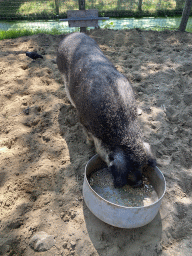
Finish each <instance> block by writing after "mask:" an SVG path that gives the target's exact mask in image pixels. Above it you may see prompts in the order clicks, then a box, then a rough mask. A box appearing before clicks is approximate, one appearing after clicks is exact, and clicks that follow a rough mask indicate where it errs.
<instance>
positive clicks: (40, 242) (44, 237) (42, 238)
mask: <svg viewBox="0 0 192 256" xmlns="http://www.w3.org/2000/svg"><path fill="white" fill-rule="evenodd" d="M54 244H55V240H54V236H51V235H48V234H47V233H45V232H43V231H41V232H38V233H36V234H35V235H34V236H33V237H32V238H31V239H30V241H29V245H30V246H31V248H32V249H33V250H34V251H38V252H44V251H48V250H49V249H51V247H53V245H54Z"/></svg>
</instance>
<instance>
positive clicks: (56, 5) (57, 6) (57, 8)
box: [55, 0, 59, 15]
mask: <svg viewBox="0 0 192 256" xmlns="http://www.w3.org/2000/svg"><path fill="white" fill-rule="evenodd" d="M55 9H56V14H57V15H59V0H55Z"/></svg>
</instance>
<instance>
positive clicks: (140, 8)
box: [138, 0, 143, 12]
mask: <svg viewBox="0 0 192 256" xmlns="http://www.w3.org/2000/svg"><path fill="white" fill-rule="evenodd" d="M142 2H143V0H139V3H138V11H139V12H142Z"/></svg>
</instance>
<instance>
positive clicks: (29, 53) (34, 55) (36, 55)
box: [26, 52, 43, 60]
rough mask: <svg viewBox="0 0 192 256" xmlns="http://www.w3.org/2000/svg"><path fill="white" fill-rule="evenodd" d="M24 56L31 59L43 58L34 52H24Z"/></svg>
mask: <svg viewBox="0 0 192 256" xmlns="http://www.w3.org/2000/svg"><path fill="white" fill-rule="evenodd" d="M26 56H28V57H29V58H31V59H33V60H36V59H39V58H41V59H43V56H41V55H39V54H38V53H36V52H26Z"/></svg>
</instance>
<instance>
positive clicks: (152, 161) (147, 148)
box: [143, 142, 157, 167]
mask: <svg viewBox="0 0 192 256" xmlns="http://www.w3.org/2000/svg"><path fill="white" fill-rule="evenodd" d="M143 146H144V148H145V152H146V155H147V164H148V165H149V166H151V167H155V166H156V165H157V163H156V160H155V157H154V155H153V153H152V150H151V146H150V145H149V143H147V142H143Z"/></svg>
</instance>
